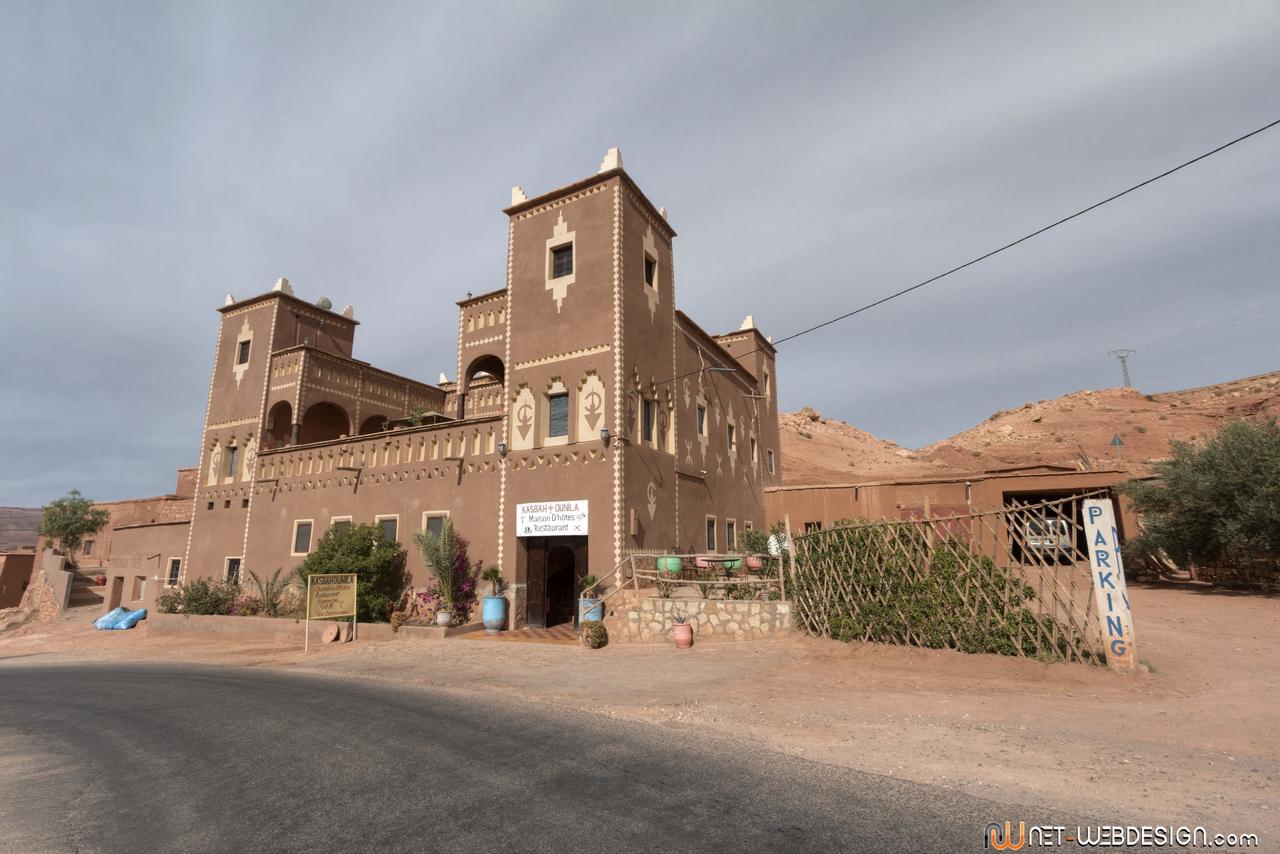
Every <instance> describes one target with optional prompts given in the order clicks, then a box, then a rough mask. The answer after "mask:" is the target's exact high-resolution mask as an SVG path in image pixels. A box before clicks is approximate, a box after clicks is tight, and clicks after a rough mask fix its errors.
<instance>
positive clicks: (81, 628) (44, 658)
mask: <svg viewBox="0 0 1280 854" xmlns="http://www.w3.org/2000/svg"><path fill="white" fill-rule="evenodd" d="M1132 596H1133V600H1134V614H1135V619H1136V629H1137V635H1138V641H1139V657H1140V658H1141V659H1142V660H1143V661H1144V662H1147V663H1148V664H1150V665H1151V666H1152V668H1153V671H1154V672H1144V673H1141V674H1139V675H1138V676H1136V677H1133V676H1123V675H1120V674H1116V673H1112V672H1108V671H1104V670H1101V669H1097V668H1089V667H1085V666H1083V665H1043V664H1038V663H1035V662H1029V661H1022V660H1015V659H1007V658H1000V657H996V656H967V655H962V654H959V653H951V652H939V651H930V650H912V649H905V648H897V647H885V646H875V645H862V644H854V645H846V644H837V643H834V642H825V641H819V640H816V639H811V638H796V639H793V640H787V641H774V642H759V643H748V644H736V645H731V644H723V645H712V644H704V645H701V646H698V647H695V648H694V649H692V650H688V651H678V650H676V649H675V648H674V647H671V646H648V647H645V646H624V645H612V646H609V647H607V648H605V649H603V650H599V651H595V652H593V651H590V650H586V649H584V648H582V647H580V646H563V645H560V646H556V645H540V644H528V643H501V642H492V643H475V642H467V641H461V640H447V641H394V642H389V643H359V644H351V645H347V646H341V647H328V648H325V649H323V650H322V651H320V652H313V653H312V654H311V655H310V656H309V657H306V658H304V656H303V655H302V652H301V650H300V649H282V648H280V647H275V646H252V645H250V646H235V645H231V644H227V643H211V642H195V641H187V640H174V639H169V638H165V639H161V638H148V636H147V633H146V631H145V629H142V630H134V631H130V632H94V631H93V630H92V629H91V627H89V626H88V625H87V620H86V617H87V615H77V616H72V617H69V618H63V619H62V620H60V621H58V622H56V623H52V624H48V625H45V626H36V625H28V626H25V627H22V628H19V629H17V630H15V631H11V632H9V633H7V634H5V635H4V636H0V666H21V664H22V663H23V659H26V660H29V661H32V662H33V663H34V662H37V661H38V662H40V663H47V662H50V661H64V662H71V661H85V660H93V661H112V660H131V661H136V660H164V661H174V660H179V661H188V662H209V663H219V664H239V665H243V666H248V667H279V668H287V669H296V670H302V671H311V672H317V673H324V674H330V675H342V676H348V677H350V678H362V679H375V680H388V681H393V682H397V683H409V684H418V685H424V686H431V687H433V688H436V689H440V690H445V691H462V692H479V693H482V694H487V695H492V696H494V697H495V698H498V699H500V700H501V701H502V702H523V703H529V704H534V705H537V706H541V707H555V706H565V707H571V708H576V709H582V710H586V711H590V712H595V713H598V714H602V715H607V716H612V717H617V718H625V719H628V720H634V721H641V722H647V723H651V724H653V725H656V726H663V727H671V728H677V729H679V730H681V735H682V736H684V737H687V736H688V735H690V734H697V735H698V736H699V737H706V738H727V739H746V740H750V741H752V742H755V743H760V744H763V745H765V746H767V747H769V748H770V749H773V750H777V751H780V752H785V753H788V754H792V755H798V756H802V757H804V758H807V759H811V760H813V761H815V762H823V763H830V764H836V765H842V766H848V767H853V768H858V769H861V770H865V771H870V772H874V773H880V774H885V775H889V776H893V777H899V778H905V779H909V780H913V781H917V782H924V783H932V784H935V785H939V786H944V787H947V788H951V789H956V790H960V791H964V792H967V793H970V794H977V795H983V796H986V797H989V798H994V799H997V800H1003V801H1009V802H1015V803H1024V804H1029V805H1032V806H1035V805H1046V806H1047V805H1053V806H1056V807H1059V808H1062V809H1069V810H1071V811H1075V812H1079V813H1082V814H1086V815H1093V816H1096V817H1097V818H1098V819H1100V820H1111V819H1116V820H1124V819H1128V820H1141V821H1146V822H1150V823H1155V822H1162V823H1170V822H1172V823H1177V824H1204V825H1205V826H1207V827H1210V829H1211V830H1213V829H1216V830H1219V831H1223V832H1227V831H1232V832H1257V833H1260V834H1262V839H1263V850H1266V848H1267V847H1268V843H1267V840H1275V839H1276V838H1277V835H1278V834H1280V796H1278V793H1280V789H1278V787H1280V727H1278V725H1280V712H1278V711H1277V702H1276V700H1277V697H1280V656H1277V654H1276V652H1275V650H1276V648H1277V646H1278V645H1280V599H1276V598H1267V597H1259V596H1248V595H1231V594H1225V593H1220V592H1209V591H1206V590H1203V589H1199V588H1156V587H1142V586H1135V587H1133V588H1132ZM673 737H675V733H673ZM1025 818H1026V819H1027V820H1029V821H1031V820H1034V816H1028V817H1025Z"/></svg>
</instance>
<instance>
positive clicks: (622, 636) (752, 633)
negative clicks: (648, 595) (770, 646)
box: [607, 599, 791, 643]
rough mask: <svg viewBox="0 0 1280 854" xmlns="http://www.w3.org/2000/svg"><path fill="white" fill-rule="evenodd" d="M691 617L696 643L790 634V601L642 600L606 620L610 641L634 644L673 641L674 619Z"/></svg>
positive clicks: (762, 638) (689, 618)
mask: <svg viewBox="0 0 1280 854" xmlns="http://www.w3.org/2000/svg"><path fill="white" fill-rule="evenodd" d="M676 614H684V615H686V616H687V617H688V623H689V625H691V626H693V636H694V639H695V642H705V641H735V640H765V639H768V638H780V637H783V636H785V635H786V634H787V633H788V632H790V631H791V605H790V603H788V602H736V601H732V600H720V599H640V600H637V601H636V602H635V604H634V605H632V607H631V608H629V609H622V610H620V611H619V612H618V613H617V614H616V615H614V616H611V617H609V618H608V620H607V625H608V628H609V639H610V640H611V641H622V642H631V643H661V642H664V641H666V642H670V641H671V627H672V626H673V625H674V623H673V620H672V618H673V617H674V616H675V615H676Z"/></svg>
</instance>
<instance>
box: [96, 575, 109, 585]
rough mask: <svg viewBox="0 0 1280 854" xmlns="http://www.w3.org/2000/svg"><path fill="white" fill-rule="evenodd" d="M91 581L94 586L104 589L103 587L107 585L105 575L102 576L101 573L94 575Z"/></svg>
mask: <svg viewBox="0 0 1280 854" xmlns="http://www.w3.org/2000/svg"><path fill="white" fill-rule="evenodd" d="M93 581H94V583H95V584H97V585H98V586H99V587H105V586H106V584H107V577H106V576H105V575H103V574H102V573H98V574H97V575H95V576H94V577H93Z"/></svg>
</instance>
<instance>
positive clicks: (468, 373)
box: [458, 353, 507, 420]
mask: <svg viewBox="0 0 1280 854" xmlns="http://www.w3.org/2000/svg"><path fill="white" fill-rule="evenodd" d="M481 375H487V376H490V377H493V378H494V379H495V380H497V381H498V382H500V383H501V382H503V381H504V380H505V379H506V376H507V368H506V366H505V365H504V364H503V363H502V359H500V358H498V357H497V356H495V355H494V354H492V353H486V354H485V355H483V356H477V357H476V358H474V359H472V360H471V364H469V365H467V369H466V370H465V371H463V373H462V376H461V377H459V378H458V420H462V419H463V418H466V417H467V389H469V388H470V387H471V381H472V380H473V379H475V378H476V377H478V376H481Z"/></svg>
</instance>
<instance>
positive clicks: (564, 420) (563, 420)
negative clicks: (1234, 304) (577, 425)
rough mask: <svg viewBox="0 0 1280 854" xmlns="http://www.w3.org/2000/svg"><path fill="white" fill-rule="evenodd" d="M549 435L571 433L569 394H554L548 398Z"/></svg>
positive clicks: (566, 434) (555, 435)
mask: <svg viewBox="0 0 1280 854" xmlns="http://www.w3.org/2000/svg"><path fill="white" fill-rule="evenodd" d="M547 435H548V436H550V437H553V438H554V437H557V436H568V435H569V395H568V394H567V393H566V394H553V395H551V396H550V397H549V398H547Z"/></svg>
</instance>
